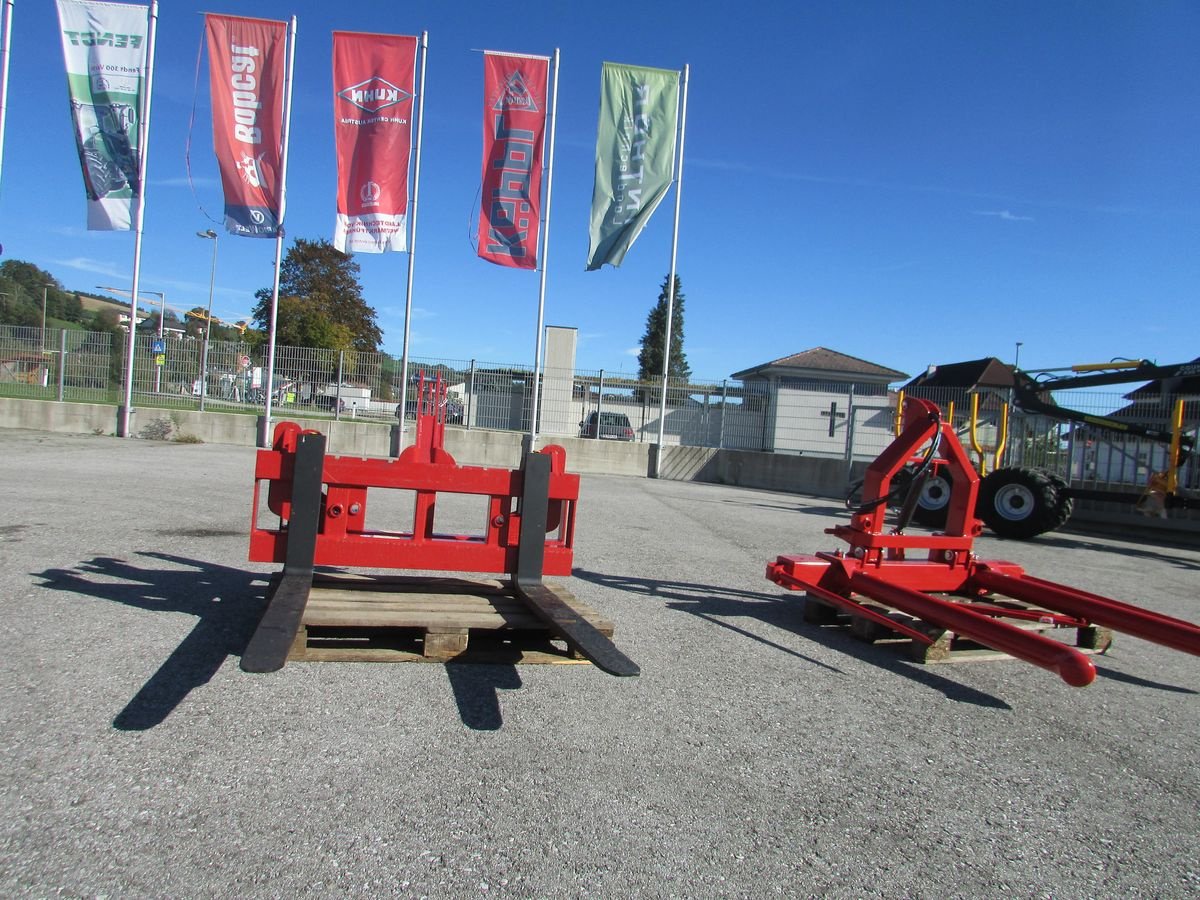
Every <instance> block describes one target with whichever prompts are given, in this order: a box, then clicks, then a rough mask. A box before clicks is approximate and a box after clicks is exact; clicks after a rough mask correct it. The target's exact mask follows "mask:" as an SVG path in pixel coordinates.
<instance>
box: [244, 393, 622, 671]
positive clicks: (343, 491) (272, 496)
mask: <svg viewBox="0 0 1200 900" xmlns="http://www.w3.org/2000/svg"><path fill="white" fill-rule="evenodd" d="M419 397H420V400H419V407H420V408H419V410H418V414H417V433H416V441H415V443H414V444H413V446H411V447H407V448H405V449H404V450H403V451H402V452H401V454H400V456H399V458H397V459H395V460H384V459H351V458H348V457H339V456H326V455H325V436H324V435H323V434H321V433H320V432H317V431H306V430H302V429H301V428H300V426H299V425H296V424H295V423H292V422H281V423H279V425H277V426H276V428H275V434H274V440H273V443H272V447H271V449H270V450H259V451H258V456H257V461H256V464H255V470H254V477H255V491H254V503H253V509H252V512H251V526H250V559H251V560H253V561H256V562H282V563H283V564H284V567H283V572H282V573H281V575H280V577H279V578H278V579H277V581H276V582H275V586H274V588H273V589H272V591H271V594H270V596H269V597H268V602H267V608H266V610H265V612H264V613H263V617H262V620H261V622H260V624H259V627H258V629H257V630H256V631H255V633H254V635H253V637H252V638H251V640H250V643H249V644H248V645H247V648H246V652H245V653H244V654H243V655H242V668H243V669H245V670H247V671H254V672H269V671H275V670H276V669H279V668H281V667H282V666H283V665H284V662H285V661H286V659H287V656H288V652H289V650H290V648H291V646H292V643H293V641H294V639H295V637H296V634H297V632H298V629H299V627H300V624H301V620H302V617H303V614H304V609H305V607H306V605H307V603H308V598H309V592H310V590H311V588H312V582H313V573H314V566H356V567H365V568H374V569H380V568H384V569H423V570H436V571H456V572H489V573H504V574H507V575H509V576H510V578H511V585H512V588H513V592H514V593H515V595H516V596H517V597H519V598H520V599H521V600H523V601H525V603H526V604H528V605H529V606H530V607H531V608H532V610H533V612H535V613H536V614H537V615H538V616H539V617H540V618H541V619H542V620H543V621H544V622H545V623H546V625H547V626H548V627H549V629H550V630H551V631H552V632H554V633H555V634H556V636H558V637H560V638H562V639H563V640H565V641H566V642H567V644H568V645H570V646H571V647H572V648H573V649H574V650H575V651H577V652H578V653H579V654H581V655H582V656H584V657H586V658H587V659H589V660H591V661H592V662H593V663H594V664H596V665H597V666H598V667H599V668H601V669H603V670H605V671H607V672H610V673H612V674H614V675H636V674H638V671H639V670H638V667H637V665H636V664H635V663H633V661H632V660H630V659H629V658H628V657H626V656H625V655H624V654H623V653H621V651H620V650H618V649H617V647H616V646H615V645H614V644H613V643H612V641H611V640H610V639H609V638H608V637H606V636H605V635H603V634H602V633H601V632H600V631H599V630H597V629H596V628H595V627H594V626H593V625H592V624H591V623H590V622H589V621H587V620H586V619H585V618H583V617H582V616H581V615H579V613H578V612H577V611H576V610H574V609H572V608H571V607H570V606H568V605H567V604H566V603H565V602H563V600H562V599H561V598H559V597H558V596H557V595H556V594H555V593H554V592H553V591H551V590H550V589H548V588H547V587H546V586H545V585H544V584H543V583H542V575H543V574H550V575H570V574H571V562H572V553H573V550H572V547H573V542H574V537H575V504H576V502H577V501H578V499H579V476H578V475H575V474H570V473H568V472H566V451H564V450H563V448H562V447H559V446H548V447H545V448H543V449H542V450H541V451H540V452H537V453H528V454H526V455H525V457H524V460H523V462H522V466H521V468H520V469H517V470H509V469H497V468H483V467H478V466H460V465H457V464H456V463H455V461H454V458H453V457H452V456H451V455H450V454H449V453H448V452H447V451H446V450H445V448H444V446H443V440H444V434H445V387H444V385H443V384H442V382H441V379H440V378H439V379H437V381H436V382H431V381H426V380H425V378H424V377H423V376H422V378H421V381H420V385H419ZM263 482H266V483H267V484H268V487H267V507H268V509H269V510H270V512H272V513H274V514H275V515H276V516H278V517H279V518H278V523H277V526H276V527H263V526H262V525H261V524H260V521H259V512H260V510H259V499H260V497H259V495H260V490H259V485H260V484H261V483H263ZM372 488H386V489H394V490H404V491H410V492H412V494H413V496H414V503H413V516H412V525H411V528H410V529H409V530H407V531H380V530H372V529H369V528H368V527H367V525H366V521H367V495H368V490H369V489H372ZM448 493H454V494H468V495H475V496H482V497H486V498H487V510H486V520H485V522H484V527H483V530H482V532H481V533H479V534H471V535H462V534H441V533H437V532H435V531H434V513H435V511H436V506H437V496H438V494H448Z"/></svg>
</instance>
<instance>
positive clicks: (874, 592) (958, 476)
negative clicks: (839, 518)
mask: <svg viewBox="0 0 1200 900" xmlns="http://www.w3.org/2000/svg"><path fill="white" fill-rule="evenodd" d="M922 446H928V447H929V448H930V449H929V450H928V451H927V453H926V458H924V459H923V462H926V463H927V462H928V461H929V459H930V458H932V457H933V455H934V453H933V451H934V450H936V453H937V455H940V456H941V458H942V459H943V460H944V461H945V464H946V465H947V466H949V468H950V476H951V496H950V505H949V512H948V516H947V522H946V529H945V531H944V532H943V533H938V534H933V535H928V534H916V535H912V534H905V533H904V532H903V528H904V523H903V522H902V523H901V525H900V526H899V527H897V528H894V529H892V530H891V531H889V532H886V533H885V532H884V516H885V514H886V507H887V502H886V501H887V500H888V494H889V491H890V489H891V484H892V479H893V478H895V476H896V475H897V474H898V473H899V472H900V470H901V469H902V468H904V467H905V466H906V465H910V464H911V463H912V462H913V461H914V460H922V457H921V456H920V455H919V454H918V453H917V451H918V450H919V449H920V448H921V447H922ZM918 479H919V476H918ZM978 482H979V478H978V476H977V475H976V474H975V471H974V469H973V467H972V466H971V463H970V459H969V458H968V457H967V455H966V452H965V451H964V450H963V448H962V444H961V443H959V441H958V438H957V436H956V435H955V433H954V431H953V429H952V428H951V427H950V425H949V424H948V423H946V422H943V421H942V420H941V415H940V413H939V411H938V409H937V407H936V406H935V405H934V404H932V403H930V402H929V401H927V400H921V399H918V398H911V397H910V398H908V399H907V400H906V404H905V409H904V429H903V431H902V432H901V434H900V436H899V437H897V438H896V440H895V441H893V442H892V444H891V445H890V446H889V447H888V448H887V449H885V450H884V451H883V453H881V454H880V455H879V457H878V458H877V459H876V460H875V461H874V462H873V463H872V464H871V465H870V466H869V467H868V468H867V473H866V477H865V479H864V482H863V496H862V503H861V505H860V506H859V508H858V510H857V511H856V512H855V514H854V515H852V516H851V519H850V524H849V525H837V526H835V527H833V528H828V529H826V533H827V534H833V535H836V536H837V537H839V538H841V539H842V540H844V541H846V542H847V543H848V544H850V547H851V549H850V550H849V551H848V552H843V551H840V550H839V551H835V552H833V553H818V554H816V555H815V556H780V557H779V558H778V559H776V560H775V562H772V563H768V564H767V578H769V579H770V580H771V581H774V582H775V583H776V584H779V585H781V586H782V587H785V588H787V589H788V590H793V591H806V592H808V593H809V595H810V597H811V598H812V599H814V600H817V601H819V602H824V603H827V604H830V605H833V606H836V607H839V608H841V609H844V610H849V611H851V612H852V613H854V614H855V615H860V616H863V617H865V618H867V619H870V620H872V621H875V622H877V623H879V624H881V625H884V626H885V627H887V628H890V629H892V630H893V631H896V632H898V633H900V634H903V635H905V636H907V637H911V638H913V639H914V640H918V641H922V642H924V643H930V638H929V637H928V636H927V635H924V634H923V633H922V632H921V631H920V630H919V629H915V628H912V627H910V626H908V625H905V624H904V623H902V622H897V621H895V620H894V619H892V618H890V617H889V616H887V615H886V614H884V613H880V612H878V611H877V610H875V609H872V608H871V607H869V606H867V605H865V604H863V603H861V602H860V601H859V600H857V599H856V595H862V596H864V597H869V598H871V599H873V600H875V601H877V602H879V603H882V604H884V605H886V606H890V607H892V608H893V609H897V610H900V611H901V612H905V613H907V614H909V615H911V616H914V617H916V618H918V619H921V620H923V621H925V622H927V623H929V624H930V625H933V626H936V627H939V628H943V629H945V630H947V631H953V632H954V633H956V634H959V635H962V636H963V637H965V638H968V639H970V640H973V641H976V642H977V643H980V644H982V645H984V646H987V647H991V648H993V649H996V650H1000V651H1002V652H1004V653H1008V654H1009V655H1011V656H1015V657H1017V658H1019V659H1024V660H1026V661H1028V662H1031V663H1033V664H1034V665H1037V666H1041V667H1042V668H1045V669H1049V670H1051V671H1054V672H1057V673H1058V674H1059V676H1060V677H1061V678H1062V679H1063V680H1064V681H1066V682H1067V683H1068V684H1071V685H1074V686H1077V687H1081V686H1083V685H1086V684H1088V683H1090V682H1091V681H1092V680H1093V679H1094V678H1095V675H1096V669H1095V666H1094V665H1093V664H1092V662H1091V660H1090V659H1088V658H1087V657H1086V656H1085V655H1084V654H1083V653H1081V652H1080V651H1079V650H1077V649H1075V648H1073V647H1070V646H1067V645H1066V644H1063V643H1061V642H1059V641H1055V640H1051V639H1050V638H1047V637H1045V636H1043V635H1040V634H1037V633H1034V632H1030V631H1026V630H1022V629H1019V628H1016V627H1014V626H1013V625H1010V624H1008V623H1007V622H1005V621H1003V619H1004V618H1013V619H1017V620H1022V619H1023V620H1030V619H1033V620H1037V621H1040V622H1042V623H1045V624H1047V625H1050V626H1053V627H1079V628H1082V627H1086V626H1089V625H1091V624H1095V625H1099V626H1101V627H1104V628H1111V629H1116V630H1120V631H1124V632H1127V633H1129V634H1133V635H1135V636H1137V637H1141V638H1144V639H1145V640H1148V641H1153V642H1155V643H1158V644H1162V645H1163V646H1166V647H1171V648H1173V649H1176V650H1182V651H1184V652H1186V653H1192V654H1196V655H1200V627H1197V626H1196V625H1193V624H1191V623H1190V622H1185V621H1183V620H1181V619H1175V618H1172V617H1170V616H1164V615H1161V614H1159V613H1155V612H1152V611H1150V610H1146V609H1142V608H1140V607H1137V606H1133V605H1131V604H1128V603H1121V602H1120V601H1117V600H1112V599H1109V598H1107V597H1101V596H1100V595H1098V594H1091V593H1088V592H1087V591H1081V590H1078V589H1076V588H1071V587H1068V586H1066V585H1062V584H1056V583H1055V582H1052V581H1047V580H1045V579H1042V578H1034V577H1033V576H1031V575H1027V574H1025V571H1024V570H1023V569H1022V568H1021V567H1020V566H1018V565H1016V564H1014V563H1010V562H1001V561H991V562H981V561H980V560H978V559H976V557H975V554H974V552H973V551H972V543H973V540H974V538H975V536H976V535H978V534H979V533H980V531H981V524H980V522H979V520H978V519H976V518H975V517H974V508H975V498H976V494H977V491H978ZM920 487H921V485H920V483H919V480H917V481H916V482H915V483H914V484H913V486H912V490H914V491H919V490H920ZM910 550H920V551H923V552H924V553H925V558H924V559H919V558H914V559H909V558H907V556H906V554H907V552H908V551H910ZM934 593H936V594H939V595H949V596H934V595H933V594H934ZM990 594H1002V595H1005V596H1008V597H1011V598H1014V599H1016V600H1019V601H1021V602H1023V603H1028V604H1033V605H1034V606H1036V607H1045V608H1044V609H1042V608H1034V609H1029V608H1023V609H1016V610H1014V609H1010V608H1008V607H1007V606H1006V605H1004V604H1002V603H999V602H987V595H990Z"/></svg>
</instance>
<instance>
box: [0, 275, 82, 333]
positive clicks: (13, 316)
mask: <svg viewBox="0 0 1200 900" xmlns="http://www.w3.org/2000/svg"><path fill="white" fill-rule="evenodd" d="M0 294H3V296H0V320H2V321H3V322H4V324H6V325H30V326H40V325H41V324H42V313H43V305H44V306H45V315H46V318H47V319H59V320H62V321H67V322H80V321H83V318H84V316H83V307H82V305H81V304H80V302H79V298H78V297H76V296H74V295H72V294H69V293H67V292H66V291H64V290H63V289H62V286H61V285H59V283H58V279H57V278H55V277H54V276H53V275H51V274H50V273H49V272H47V271H46V270H45V269H41V268H38V267H37V266H35V265H34V264H33V263H31V262H25V261H24V260H20V259H7V260H5V261H4V262H3V263H0Z"/></svg>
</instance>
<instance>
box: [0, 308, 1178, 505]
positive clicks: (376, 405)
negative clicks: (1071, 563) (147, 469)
mask: <svg viewBox="0 0 1200 900" xmlns="http://www.w3.org/2000/svg"><path fill="white" fill-rule="evenodd" d="M159 341H160V339H159V338H158V337H157V336H155V335H138V336H137V338H136V346H135V350H134V361H135V366H134V383H133V396H134V405H135V406H140V407H160V408H167V409H211V410H214V411H225V412H245V413H248V414H254V413H257V412H259V411H260V410H261V409H262V407H263V404H264V402H265V399H266V397H265V387H266V377H265V368H264V366H265V360H264V355H265V349H264V348H261V347H257V348H256V347H252V346H250V345H249V344H244V343H239V342H232V341H212V342H210V344H209V345H208V347H207V354H206V353H205V344H204V341H203V340H201V339H195V338H190V337H171V336H170V335H168V336H167V337H165V338H164V339H161V341H162V342H161V343H159ZM125 344H126V342H125V339H124V338H123V337H121V336H120V335H113V334H109V333H93V332H84V331H74V330H60V329H46V330H44V331H43V330H42V329H39V328H20V327H11V326H3V327H0V396H8V397H27V398H37V399H46V400H66V401H85V402H99V403H113V404H116V403H120V402H122V400H123V396H124V391H123V380H124V373H125V352H126V346H125ZM400 368H401V364H400V360H399V359H397V358H395V357H392V356H390V355H388V354H385V353H362V352H351V351H344V352H339V351H332V350H317V349H312V348H303V347H277V348H276V358H275V375H274V378H273V379H272V384H273V387H274V394H275V396H274V398H273V400H272V406H273V409H274V414H275V416H276V417H277V418H287V417H288V416H289V415H292V416H305V417H314V416H317V417H319V416H327V417H330V418H337V419H344V418H354V419H366V420H369V421H378V422H386V423H395V422H396V421H397V420H398V416H400V415H402V414H406V415H407V416H408V417H413V416H414V413H415V407H416V385H415V381H416V379H417V378H418V377H419V375H420V374H421V373H424V374H425V375H426V377H434V376H440V377H441V378H442V380H443V381H444V382H445V384H446V386H447V391H448V405H447V410H446V412H447V421H448V423H449V424H450V425H452V426H459V427H463V428H478V429H495V430H507V431H518V432H527V431H529V430H530V417H531V410H532V395H533V378H534V376H533V371H532V369H531V368H530V367H528V366H521V365H511V364H499V363H486V362H479V361H477V360H454V359H432V358H411V359H410V360H409V373H410V383H409V385H408V387H407V390H405V386H404V385H402V384H401V383H400V382H401V377H402V376H401V373H400ZM1143 393H1144V392H1143V391H1138V392H1136V393H1134V392H1130V393H1126V394H1120V393H1114V392H1101V391H1070V392H1067V391H1064V392H1057V393H1055V394H1054V399H1055V401H1056V402H1057V403H1059V404H1060V405H1062V406H1066V407H1069V408H1072V409H1077V410H1081V411H1083V412H1087V413H1090V414H1094V415H1113V416H1115V417H1117V418H1122V419H1124V420H1126V421H1129V422H1138V423H1140V424H1156V425H1159V426H1161V427H1169V424H1170V421H1171V415H1172V409H1173V405H1174V402H1175V400H1176V399H1177V398H1176V397H1173V396H1171V397H1168V396H1164V395H1159V394H1154V395H1152V396H1142V394H1143ZM539 395H540V403H539V406H540V416H539V423H538V432H539V434H541V435H543V436H544V437H545V438H546V439H551V440H552V439H554V438H555V437H568V436H569V437H576V436H584V437H594V438H596V439H597V440H600V439H617V440H632V441H641V442H650V443H654V442H657V441H658V439H659V430H660V428H659V419H660V410H661V409H662V407H663V404H662V384H661V382H658V381H655V382H650V383H646V382H641V381H639V380H638V379H637V378H636V376H633V375H630V374H627V373H622V372H610V371H607V370H581V369H575V370H565V369H546V370H545V371H544V372H543V373H542V380H541V386H540V391H539ZM921 395H922V396H926V397H928V398H929V399H931V400H934V401H935V402H937V403H938V404H939V405H940V406H941V407H942V408H943V410H944V414H945V415H947V416H949V417H951V419H952V421H953V423H954V427H955V429H956V430H957V432H958V433H959V434H960V436H961V437H962V441H963V444H964V446H966V447H967V448H968V449H969V451H970V452H971V453H972V455H973V457H974V458H975V459H976V460H977V461H982V464H983V466H984V467H985V468H986V469H988V470H990V469H992V468H995V467H997V466H999V465H1024V466H1039V467H1043V468H1050V469H1052V470H1054V471H1056V472H1058V473H1059V474H1060V475H1062V476H1063V477H1064V478H1066V479H1068V480H1070V481H1071V482H1072V483H1073V484H1076V485H1085V486H1097V487H1105V486H1114V487H1116V486H1124V487H1128V486H1131V485H1139V486H1142V485H1145V483H1146V480H1147V479H1148V477H1149V474H1150V473H1151V472H1154V471H1160V470H1162V469H1163V468H1164V467H1165V465H1166V457H1167V452H1168V451H1167V448H1166V447H1164V446H1163V445H1162V444H1159V443H1156V442H1154V441H1150V440H1146V439H1141V438H1136V437H1132V436H1123V435H1120V434H1114V433H1113V432H1111V431H1107V430H1101V429H1098V428H1093V427H1090V426H1087V425H1083V424H1077V423H1063V422H1058V421H1054V420H1051V419H1047V418H1045V417H1042V416H1026V415H1023V414H1021V413H1020V412H1019V411H1014V410H1012V409H1011V404H1010V403H1009V397H1008V394H1007V392H1006V391H1004V390H1003V389H1000V390H990V391H989V390H980V391H978V392H977V393H976V394H971V393H968V392H965V391H945V390H943V391H924V392H922V394H921ZM1185 399H1186V403H1185V406H1184V411H1185V425H1184V430H1185V433H1186V434H1188V435H1190V436H1191V437H1192V438H1193V439H1196V438H1197V435H1198V432H1200V398H1196V397H1189V398H1185ZM896 403H897V394H896V392H895V391H889V390H887V389H886V388H884V387H882V386H868V385H863V384H852V383H844V384H837V383H831V382H824V381H799V380H788V379H784V380H783V381H781V382H778V381H777V382H770V383H768V382H762V381H736V380H733V379H725V380H722V381H716V380H713V381H702V380H697V379H692V380H691V381H690V382H687V383H684V382H676V381H672V382H669V383H668V385H667V395H666V403H665V411H666V418H665V422H664V424H663V427H662V431H663V435H664V442H665V443H667V444H676V445H684V446H696V447H719V448H725V449H731V450H752V451H764V452H769V453H778V454H789V455H804V456H812V457H822V458H832V459H843V460H846V461H847V462H849V461H853V460H870V459H873V458H874V457H875V456H877V455H878V454H879V452H880V451H881V450H882V449H883V448H884V447H885V446H887V444H888V443H889V442H890V441H891V439H892V437H893V435H894V429H895V423H896ZM972 421H974V427H972ZM589 423H590V424H589ZM1005 425H1007V429H1005V427H1004V426H1005ZM1179 483H1180V485H1181V486H1182V487H1184V488H1190V489H1195V488H1197V487H1200V472H1198V471H1197V467H1196V466H1194V465H1193V464H1191V463H1190V462H1189V463H1188V464H1187V465H1185V466H1184V467H1183V468H1182V469H1181V470H1180V471H1179Z"/></svg>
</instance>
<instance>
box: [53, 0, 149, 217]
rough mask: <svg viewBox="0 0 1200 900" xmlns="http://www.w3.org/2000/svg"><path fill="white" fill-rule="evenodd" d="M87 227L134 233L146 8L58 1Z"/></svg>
mask: <svg viewBox="0 0 1200 900" xmlns="http://www.w3.org/2000/svg"><path fill="white" fill-rule="evenodd" d="M58 21H59V25H60V26H61V29H62V45H63V57H64V59H65V61H66V67H67V91H68V93H69V95H70V100H71V117H72V119H73V120H74V125H75V144H76V146H77V147H78V149H79V162H80V165H81V166H82V168H83V185H84V188H85V189H86V191H87V198H88V203H87V227H88V229H89V230H92V231H128V230H129V228H130V225H131V223H132V219H133V212H132V211H133V209H134V208H135V204H134V202H133V201H134V200H135V198H137V197H139V196H140V194H141V190H142V179H141V172H140V161H141V151H140V147H139V133H138V132H139V127H140V124H141V115H142V113H141V111H142V100H143V94H144V90H145V84H146V78H147V75H148V72H147V68H146V67H147V61H146V31H147V28H148V25H149V16H148V7H145V6H133V5H130V4H127V3H97V2H91V0H58Z"/></svg>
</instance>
